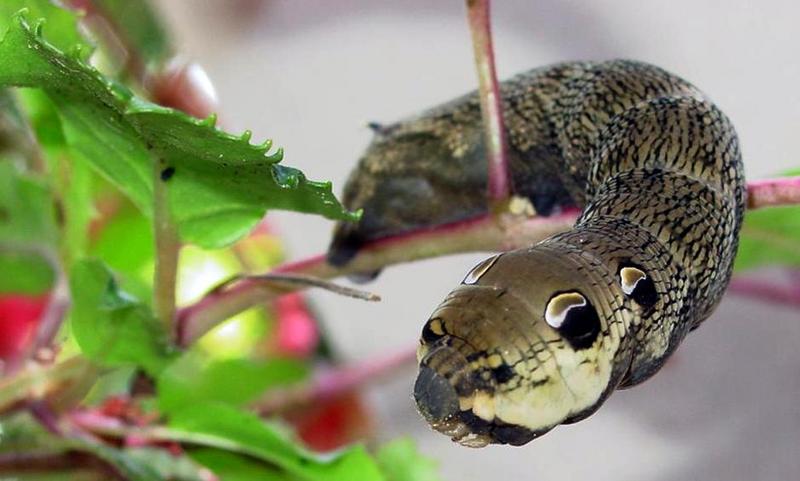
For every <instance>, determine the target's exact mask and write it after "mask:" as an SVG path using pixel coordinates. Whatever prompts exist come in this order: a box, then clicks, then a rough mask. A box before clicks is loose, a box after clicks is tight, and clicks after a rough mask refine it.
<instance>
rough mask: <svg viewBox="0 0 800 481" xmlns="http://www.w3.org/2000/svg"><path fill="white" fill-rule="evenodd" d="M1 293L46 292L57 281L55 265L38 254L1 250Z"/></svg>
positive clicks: (33, 293) (30, 293) (27, 293)
mask: <svg viewBox="0 0 800 481" xmlns="http://www.w3.org/2000/svg"><path fill="white" fill-rule="evenodd" d="M0 272H2V275H0V293H10V292H13V293H16V294H26V295H36V294H44V293H45V292H47V291H49V290H50V288H51V287H52V286H53V282H55V274H54V273H53V267H52V266H51V265H50V263H49V262H47V260H45V259H44V258H42V257H41V256H39V255H37V254H31V253H26V252H14V251H13V250H11V251H8V252H0Z"/></svg>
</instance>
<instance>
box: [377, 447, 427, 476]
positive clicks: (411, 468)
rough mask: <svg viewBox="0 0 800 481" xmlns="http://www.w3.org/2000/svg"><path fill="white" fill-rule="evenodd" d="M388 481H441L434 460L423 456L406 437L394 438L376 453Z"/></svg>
mask: <svg viewBox="0 0 800 481" xmlns="http://www.w3.org/2000/svg"><path fill="white" fill-rule="evenodd" d="M376 457H377V459H378V464H379V465H380V467H381V471H383V474H384V475H385V476H386V479H387V480H388V481H441V479H442V478H441V476H439V473H438V466H437V463H436V461H434V460H432V459H430V458H428V457H426V456H423V455H422V454H420V452H419V451H417V448H416V446H414V441H412V440H411V439H408V438H402V439H396V440H394V441H392V442H390V443H388V444H386V445H384V446H383V447H381V449H380V450H379V451H378V454H377V456H376Z"/></svg>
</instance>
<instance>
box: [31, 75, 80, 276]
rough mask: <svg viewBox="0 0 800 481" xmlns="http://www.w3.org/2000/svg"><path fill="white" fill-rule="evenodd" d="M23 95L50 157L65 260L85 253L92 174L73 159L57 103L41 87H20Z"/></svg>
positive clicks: (38, 138) (38, 137)
mask: <svg viewBox="0 0 800 481" xmlns="http://www.w3.org/2000/svg"><path fill="white" fill-rule="evenodd" d="M20 98H21V100H22V104H23V105H24V110H25V112H26V113H27V116H28V119H29V122H30V124H31V126H32V127H33V131H34V133H35V134H36V139H37V140H38V141H39V145H40V146H41V152H42V154H43V155H44V156H45V158H46V159H47V163H48V165H49V171H50V173H51V183H52V185H53V189H54V190H55V192H56V197H57V198H58V199H59V202H60V206H61V212H60V214H61V221H60V224H61V242H60V243H61V253H62V256H63V260H64V263H65V264H67V265H70V264H71V263H72V260H73V259H78V258H80V257H83V256H85V255H86V249H87V243H88V237H89V235H88V229H89V223H90V221H91V219H92V215H93V214H94V204H93V201H92V193H93V188H92V184H93V180H94V179H93V178H92V172H91V170H90V166H89V164H88V163H86V162H80V161H75V162H70V161H69V160H70V159H69V152H68V148H67V144H66V139H65V138H64V131H63V128H62V126H61V119H60V118H59V116H58V112H57V111H56V106H55V104H53V102H52V101H51V100H50V99H49V98H48V97H47V95H45V94H44V93H43V92H42V91H41V90H38V89H21V90H20Z"/></svg>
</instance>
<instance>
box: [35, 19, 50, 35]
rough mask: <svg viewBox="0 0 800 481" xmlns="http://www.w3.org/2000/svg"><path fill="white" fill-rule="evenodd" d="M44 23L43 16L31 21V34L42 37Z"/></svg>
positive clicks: (45, 21) (45, 20)
mask: <svg viewBox="0 0 800 481" xmlns="http://www.w3.org/2000/svg"><path fill="white" fill-rule="evenodd" d="M45 23H47V19H44V18H40V19H38V20H36V22H34V23H33V34H34V35H36V37H37V38H43V36H44V33H43V32H44V24H45Z"/></svg>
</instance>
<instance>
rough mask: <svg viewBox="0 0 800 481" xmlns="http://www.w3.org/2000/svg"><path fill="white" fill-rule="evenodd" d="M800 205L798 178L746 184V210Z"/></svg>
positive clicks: (783, 178)
mask: <svg viewBox="0 0 800 481" xmlns="http://www.w3.org/2000/svg"><path fill="white" fill-rule="evenodd" d="M795 204H800V176H797V177H778V178H775V179H765V180H757V181H754V182H750V183H749V184H747V208H748V209H760V208H762V207H769V206H778V205H795Z"/></svg>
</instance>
